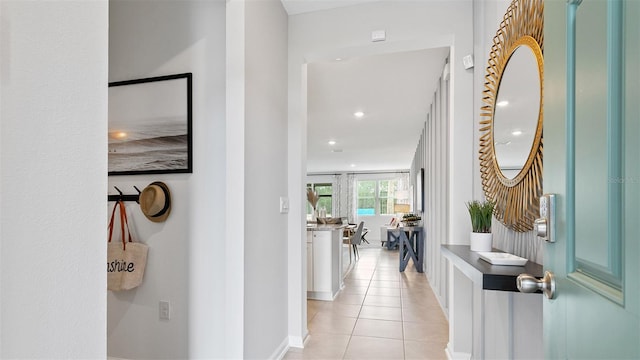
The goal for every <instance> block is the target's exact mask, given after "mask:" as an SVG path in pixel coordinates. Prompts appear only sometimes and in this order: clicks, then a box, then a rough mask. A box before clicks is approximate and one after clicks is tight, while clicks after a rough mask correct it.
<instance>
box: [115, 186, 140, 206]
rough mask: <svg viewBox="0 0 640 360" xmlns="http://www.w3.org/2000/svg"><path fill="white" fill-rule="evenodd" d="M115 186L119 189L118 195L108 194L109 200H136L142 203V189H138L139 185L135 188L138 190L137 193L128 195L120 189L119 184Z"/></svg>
mask: <svg viewBox="0 0 640 360" xmlns="http://www.w3.org/2000/svg"><path fill="white" fill-rule="evenodd" d="M114 188H115V189H116V191H118V195H108V196H107V201H120V200H122V201H135V202H137V203H138V204H140V193H141V191H140V189H138V187H137V186H134V189H136V191H137V192H138V194H137V195H126V194H123V193H122V191H121V190H120V189H118V187H117V186H114Z"/></svg>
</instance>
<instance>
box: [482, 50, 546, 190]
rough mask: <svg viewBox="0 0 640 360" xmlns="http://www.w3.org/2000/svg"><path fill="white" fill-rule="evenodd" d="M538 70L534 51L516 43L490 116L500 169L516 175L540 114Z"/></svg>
mask: <svg viewBox="0 0 640 360" xmlns="http://www.w3.org/2000/svg"><path fill="white" fill-rule="evenodd" d="M541 86H542V84H541V81H540V72H539V71H538V62H537V60H536V56H535V54H534V53H533V50H532V49H531V48H530V47H529V46H526V45H520V46H518V47H517V48H516V49H515V50H514V51H513V54H512V55H511V57H510V58H509V61H508V62H507V65H506V66H505V68H504V72H503V74H502V79H501V81H500V87H499V90H498V98H497V101H496V103H495V104H496V105H495V112H494V115H493V146H494V149H495V157H496V161H497V164H498V166H499V167H500V171H501V172H502V174H503V175H504V177H505V178H507V179H513V178H515V177H516V176H517V175H518V174H519V173H520V171H521V170H522V167H523V166H524V165H525V164H526V162H527V159H528V158H529V154H530V153H531V150H532V149H531V147H532V145H533V141H534V139H535V135H536V130H537V127H538V118H539V116H540V89H541Z"/></svg>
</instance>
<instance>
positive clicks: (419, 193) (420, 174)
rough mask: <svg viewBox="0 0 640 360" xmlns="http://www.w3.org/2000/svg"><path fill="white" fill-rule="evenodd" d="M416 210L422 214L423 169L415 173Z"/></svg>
mask: <svg viewBox="0 0 640 360" xmlns="http://www.w3.org/2000/svg"><path fill="white" fill-rule="evenodd" d="M416 210H417V211H419V212H424V168H420V170H419V171H417V172H416Z"/></svg>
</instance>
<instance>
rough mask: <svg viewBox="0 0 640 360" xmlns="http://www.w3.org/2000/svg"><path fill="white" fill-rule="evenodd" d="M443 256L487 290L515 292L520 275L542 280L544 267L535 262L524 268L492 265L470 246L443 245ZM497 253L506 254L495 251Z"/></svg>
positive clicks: (527, 264)
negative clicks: (528, 275)
mask: <svg viewBox="0 0 640 360" xmlns="http://www.w3.org/2000/svg"><path fill="white" fill-rule="evenodd" d="M440 248H441V250H442V255H443V256H444V257H446V258H447V259H449V260H450V261H451V262H452V263H453V265H454V266H456V267H457V268H458V269H460V271H462V272H463V273H464V274H465V275H466V276H467V277H469V278H470V279H471V280H472V281H473V282H475V283H478V284H482V288H483V289H485V290H500V291H515V292H518V287H517V286H516V278H517V277H518V275H520V274H524V273H526V274H530V275H533V276H535V277H536V278H538V279H540V278H542V277H543V267H542V265H540V264H537V263H534V262H533V261H527V263H526V264H525V265H524V266H505V265H491V264H490V263H488V262H486V261H484V260H482V259H480V256H479V255H478V254H477V253H476V252H473V251H471V250H470V249H469V246H468V245H441V246H440ZM493 251H495V252H504V251H500V250H497V249H493Z"/></svg>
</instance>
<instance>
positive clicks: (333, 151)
mask: <svg viewBox="0 0 640 360" xmlns="http://www.w3.org/2000/svg"><path fill="white" fill-rule="evenodd" d="M331 152H332V153H341V152H342V149H331Z"/></svg>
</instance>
